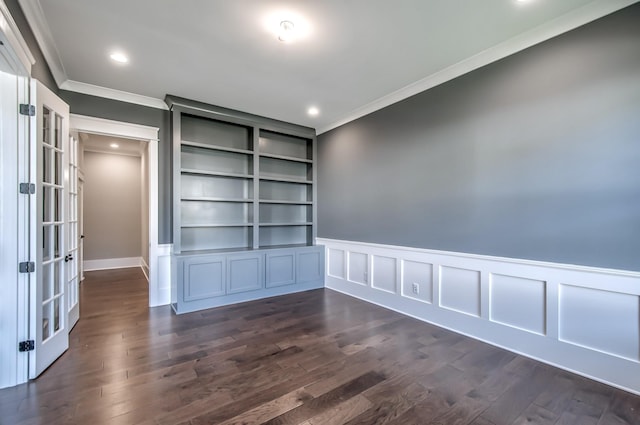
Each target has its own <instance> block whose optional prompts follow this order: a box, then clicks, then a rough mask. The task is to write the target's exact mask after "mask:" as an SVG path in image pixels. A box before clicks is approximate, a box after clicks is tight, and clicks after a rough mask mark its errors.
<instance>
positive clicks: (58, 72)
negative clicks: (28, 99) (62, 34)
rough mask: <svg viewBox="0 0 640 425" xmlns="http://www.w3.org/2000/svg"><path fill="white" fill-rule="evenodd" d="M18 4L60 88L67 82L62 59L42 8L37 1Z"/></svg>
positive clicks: (19, 0) (24, 0)
mask: <svg viewBox="0 0 640 425" xmlns="http://www.w3.org/2000/svg"><path fill="white" fill-rule="evenodd" d="M18 3H20V7H21V8H22V12H23V13H24V16H25V18H27V22H28V23H29V26H30V27H31V31H32V32H33V35H34V37H35V38H36V41H37V42H38V46H40V50H42V55H43V56H44V59H45V61H47V65H49V69H50V70H51V74H52V75H53V78H54V80H56V84H57V85H58V87H60V85H61V84H62V83H63V82H64V81H66V80H67V73H66V71H65V70H64V65H63V64H62V59H60V54H59V53H58V49H57V48H56V44H55V41H54V40H53V35H52V34H51V29H50V28H49V24H48V23H47V20H46V18H45V16H44V11H43V10H42V6H41V5H40V2H39V1H38V0H18Z"/></svg>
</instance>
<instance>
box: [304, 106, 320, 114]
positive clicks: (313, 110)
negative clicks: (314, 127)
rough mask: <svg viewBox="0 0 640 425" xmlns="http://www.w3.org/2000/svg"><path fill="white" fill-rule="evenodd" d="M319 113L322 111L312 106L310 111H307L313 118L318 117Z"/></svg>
mask: <svg viewBox="0 0 640 425" xmlns="http://www.w3.org/2000/svg"><path fill="white" fill-rule="evenodd" d="M319 113H320V110H319V109H318V108H316V107H315V106H312V107H310V108H309V109H307V114H309V115H310V116H312V117H315V116H318V114H319Z"/></svg>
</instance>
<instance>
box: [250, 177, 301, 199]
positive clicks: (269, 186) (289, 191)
mask: <svg viewBox="0 0 640 425" xmlns="http://www.w3.org/2000/svg"><path fill="white" fill-rule="evenodd" d="M260 199H261V200H267V201H285V202H311V201H312V197H311V186H310V185H307V184H299V183H285V182H271V181H261V182H260Z"/></svg>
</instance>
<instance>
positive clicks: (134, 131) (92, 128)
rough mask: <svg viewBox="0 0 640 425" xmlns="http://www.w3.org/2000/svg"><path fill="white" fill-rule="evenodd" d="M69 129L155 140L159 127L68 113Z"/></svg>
mask: <svg viewBox="0 0 640 425" xmlns="http://www.w3.org/2000/svg"><path fill="white" fill-rule="evenodd" d="M69 131H77V132H86V133H93V134H101V135H107V136H115V137H123V138H125V139H144V140H145V141H156V142H157V141H158V131H159V129H158V127H150V126H147V125H141V124H133V123H129V122H121V121H113V120H108V119H104V118H96V117H89V116H86V115H77V114H69Z"/></svg>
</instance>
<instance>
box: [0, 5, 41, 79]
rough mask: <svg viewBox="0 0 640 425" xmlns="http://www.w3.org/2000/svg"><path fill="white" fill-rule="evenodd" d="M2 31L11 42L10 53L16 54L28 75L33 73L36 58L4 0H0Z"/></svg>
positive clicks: (0, 27) (0, 25) (0, 28)
mask: <svg viewBox="0 0 640 425" xmlns="http://www.w3.org/2000/svg"><path fill="white" fill-rule="evenodd" d="M0 31H1V32H2V35H3V36H4V38H6V41H7V42H8V44H9V46H8V47H9V48H10V49H9V50H10V53H12V54H13V55H15V59H17V61H18V62H19V63H20V64H21V65H22V67H23V68H24V72H25V73H26V75H31V65H33V64H34V63H35V62H36V60H35V58H34V57H33V54H32V53H31V50H29V46H28V45H27V42H26V41H24V38H23V37H22V34H21V33H20V30H19V29H18V25H17V24H16V22H15V21H14V19H13V16H11V13H9V9H8V8H7V5H6V4H5V2H4V0H0Z"/></svg>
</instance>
